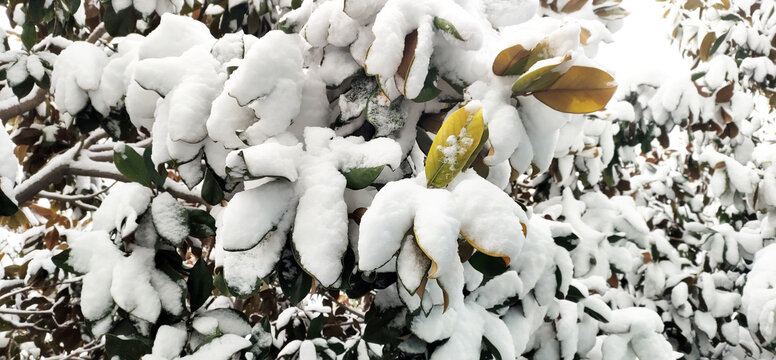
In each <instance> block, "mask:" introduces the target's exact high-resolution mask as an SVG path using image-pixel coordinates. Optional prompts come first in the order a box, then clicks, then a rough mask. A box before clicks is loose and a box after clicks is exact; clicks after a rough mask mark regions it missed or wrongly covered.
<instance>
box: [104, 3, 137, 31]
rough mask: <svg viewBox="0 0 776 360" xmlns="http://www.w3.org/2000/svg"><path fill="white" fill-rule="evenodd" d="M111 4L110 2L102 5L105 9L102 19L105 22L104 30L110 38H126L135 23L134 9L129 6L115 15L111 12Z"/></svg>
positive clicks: (114, 12)
mask: <svg viewBox="0 0 776 360" xmlns="http://www.w3.org/2000/svg"><path fill="white" fill-rule="evenodd" d="M111 3H112V2H111V1H105V2H103V3H102V7H103V8H104V9H105V14H104V15H103V19H102V20H103V22H105V30H106V31H107V32H108V34H110V35H111V36H126V35H128V34H129V33H130V32H132V31H133V30H134V29H135V24H136V22H137V17H136V16H135V9H134V8H133V7H131V6H130V7H128V8H126V9H123V10H121V11H119V12H118V13H117V12H116V11H114V10H113V6H112V5H111Z"/></svg>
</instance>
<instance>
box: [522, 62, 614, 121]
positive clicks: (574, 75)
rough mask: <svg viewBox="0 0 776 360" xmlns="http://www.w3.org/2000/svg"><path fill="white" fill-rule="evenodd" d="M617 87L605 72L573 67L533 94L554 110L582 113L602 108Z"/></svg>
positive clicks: (591, 68)
mask: <svg viewBox="0 0 776 360" xmlns="http://www.w3.org/2000/svg"><path fill="white" fill-rule="evenodd" d="M616 89H617V83H616V82H615V81H614V78H612V76H611V75H609V74H608V73H607V72H605V71H603V70H599V69H596V68H593V67H587V66H572V67H571V68H570V69H569V70H568V71H566V72H565V73H564V74H563V75H561V76H560V77H559V78H558V79H557V81H555V82H554V83H553V84H552V85H550V86H549V87H547V88H545V89H542V90H539V91H535V92H534V93H533V95H534V97H536V99H538V100H539V101H541V102H543V103H544V104H545V105H547V106H549V107H551V108H553V109H555V110H557V111H560V112H566V113H574V114H585V113H590V112H594V111H598V110H601V109H603V108H604V107H605V106H606V104H607V103H608V102H609V99H611V98H612V95H614V90H616Z"/></svg>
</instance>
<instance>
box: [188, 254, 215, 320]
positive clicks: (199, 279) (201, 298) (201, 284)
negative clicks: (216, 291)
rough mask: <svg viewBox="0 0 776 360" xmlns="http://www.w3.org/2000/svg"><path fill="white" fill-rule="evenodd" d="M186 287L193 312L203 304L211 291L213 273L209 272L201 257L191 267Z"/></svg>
mask: <svg viewBox="0 0 776 360" xmlns="http://www.w3.org/2000/svg"><path fill="white" fill-rule="evenodd" d="M186 287H187V288H188V289H189V304H190V305H191V311H192V312H194V311H196V310H197V309H199V308H200V307H202V305H204V304H205V301H207V299H208V298H209V297H210V293H211V292H213V275H211V274H210V269H208V267H207V264H205V261H203V260H202V259H199V260H197V262H196V263H194V267H192V268H191V272H190V273H189V279H188V280H187V281H186Z"/></svg>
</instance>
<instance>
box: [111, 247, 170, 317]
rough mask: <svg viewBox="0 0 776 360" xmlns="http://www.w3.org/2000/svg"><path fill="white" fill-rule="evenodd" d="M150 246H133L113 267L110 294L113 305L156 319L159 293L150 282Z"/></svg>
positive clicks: (158, 308) (159, 302)
mask: <svg viewBox="0 0 776 360" xmlns="http://www.w3.org/2000/svg"><path fill="white" fill-rule="evenodd" d="M154 254H155V252H154V250H152V249H146V248H140V247H139V248H136V249H135V250H134V251H133V252H132V254H131V255H130V256H128V257H125V258H122V259H121V260H119V261H118V263H117V264H116V266H115V267H114V268H113V282H112V283H111V287H110V295H111V296H112V297H113V300H114V301H115V302H116V305H118V306H119V307H121V308H122V309H124V310H125V311H127V312H128V313H130V314H131V315H132V316H135V317H137V318H140V319H143V320H145V321H148V322H151V323H153V322H156V319H157V318H158V317H159V314H160V313H161V310H162V304H161V300H160V299H159V294H158V293H157V292H156V291H155V290H154V288H153V286H151V271H150V270H151V269H152V268H153V264H154Z"/></svg>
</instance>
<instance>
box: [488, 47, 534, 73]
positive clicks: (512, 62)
mask: <svg viewBox="0 0 776 360" xmlns="http://www.w3.org/2000/svg"><path fill="white" fill-rule="evenodd" d="M530 54H531V51H530V50H526V49H525V48H524V47H523V46H522V45H520V44H518V45H515V46H511V47H508V48H506V49H504V50H501V52H500V53H498V55H496V60H495V61H493V73H494V74H496V75H498V76H508V75H520V74H522V73H524V72H525V71H526V70H528V68H527V67H526V64H527V63H528V55H530Z"/></svg>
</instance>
